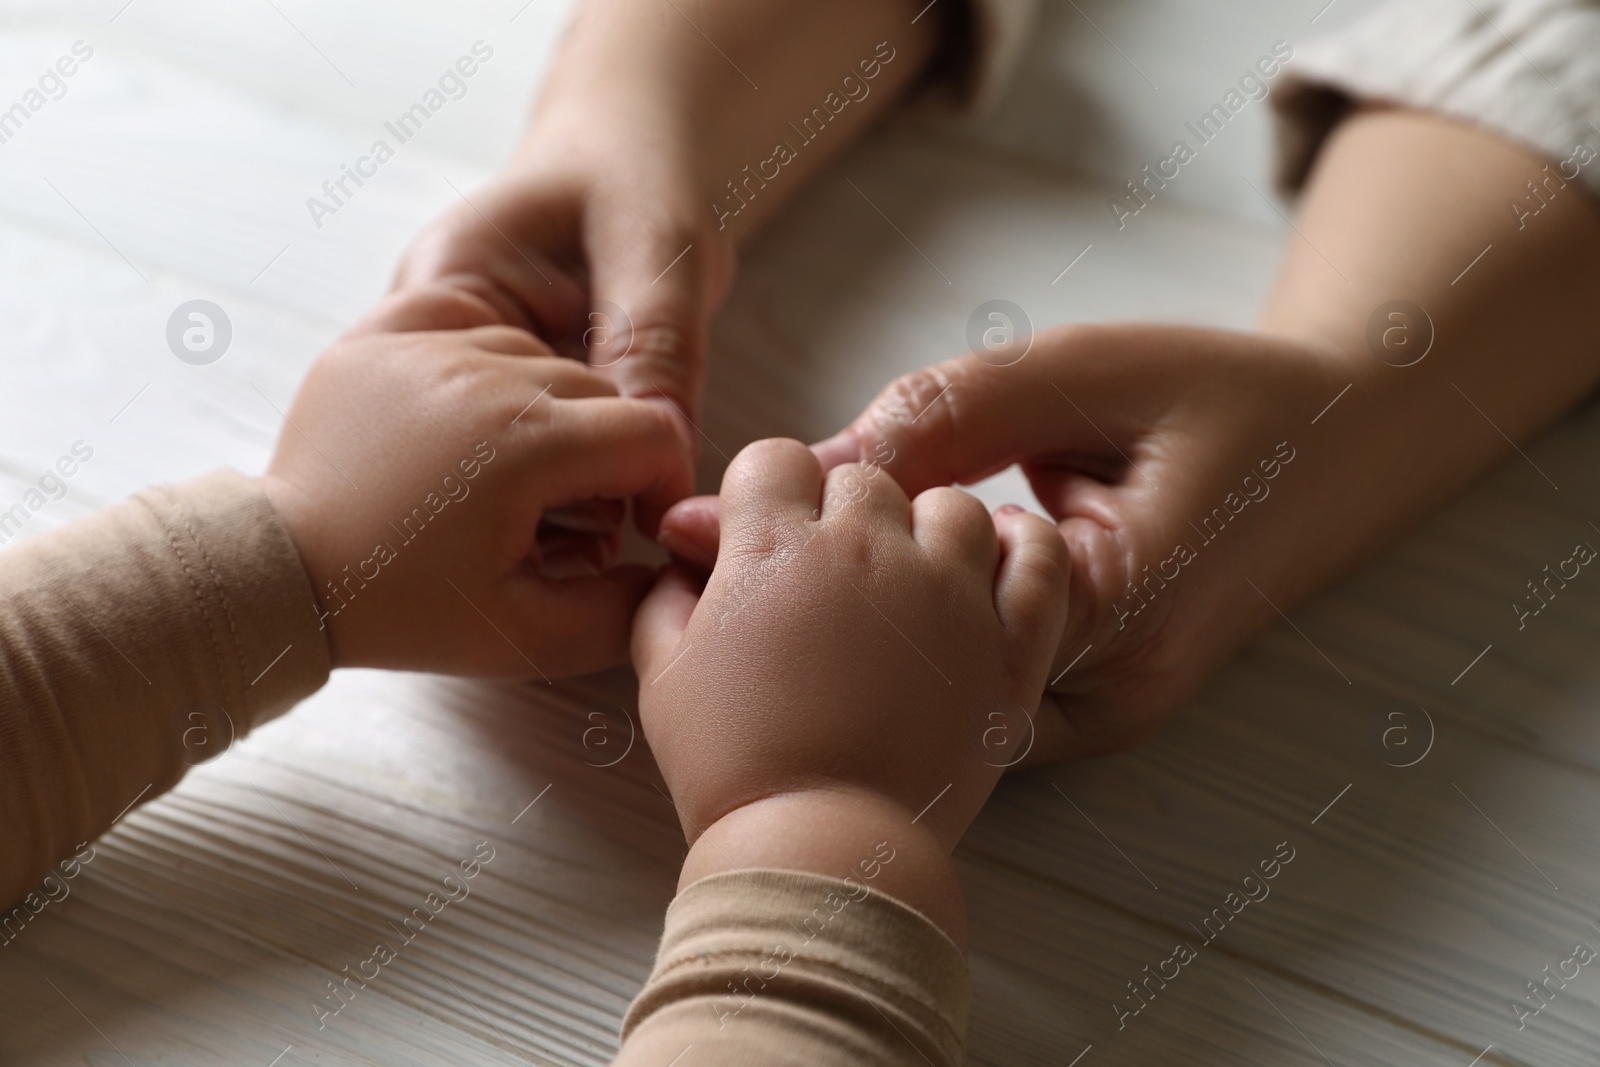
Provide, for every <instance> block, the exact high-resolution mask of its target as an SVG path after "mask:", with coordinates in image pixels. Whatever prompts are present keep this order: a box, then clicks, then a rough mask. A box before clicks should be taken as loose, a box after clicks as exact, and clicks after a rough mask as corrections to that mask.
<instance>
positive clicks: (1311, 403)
mask: <svg viewBox="0 0 1600 1067" xmlns="http://www.w3.org/2000/svg"><path fill="white" fill-rule="evenodd" d="M1575 158H1576V157H1575ZM1557 170H1560V171H1561V172H1562V173H1565V174H1567V176H1568V178H1571V177H1572V174H1573V172H1572V170H1571V164H1570V163H1566V164H1563V163H1560V162H1559V161H1550V160H1546V159H1543V158H1542V157H1540V156H1538V155H1537V154H1535V153H1533V152H1530V151H1529V150H1528V149H1526V148H1524V147H1522V146H1520V145H1517V144H1514V143H1512V142H1510V141H1508V140H1506V139H1504V138H1501V137H1498V136H1496V135H1494V134H1492V133H1489V132H1487V131H1485V130H1482V129H1477V128H1475V127H1472V126H1469V125H1465V124H1462V123H1458V122H1455V121H1453V120H1450V119H1446V118H1442V117H1440V116H1437V115H1429V114H1422V113H1416V112H1409V111H1404V110H1397V109H1373V110H1364V111H1360V112H1357V113H1356V114H1355V115H1354V116H1352V117H1351V118H1348V119H1346V120H1345V121H1344V122H1342V123H1341V124H1340V125H1339V127H1338V128H1337V129H1336V130H1335V131H1334V132H1333V134H1332V135H1331V136H1330V138H1329V142H1328V144H1327V145H1326V146H1325V147H1324V148H1323V150H1322V153H1321V155H1320V156H1319V157H1318V161H1317V166H1316V169H1315V171H1314V172H1313V173H1312V176H1311V179H1310V181H1309V183H1308V185H1307V188H1306V192H1305V197H1304V201H1303V203H1302V206H1301V210H1300V219H1299V223H1298V225H1297V226H1296V237H1295V239H1294V240H1292V241H1291V243H1290V246H1289V248H1288V250H1287V252H1286V255H1285V262H1284V267H1283V269H1282V271H1281V272H1280V274H1279V276H1278V279H1277V283H1276V285H1275V287H1274V289H1273V292H1272V294H1271V296H1270V298H1269V299H1268V302H1267V307H1266V309H1265V311H1264V312H1263V314H1262V318H1261V330H1262V331H1263V332H1261V333H1259V334H1241V333H1229V332H1225V331H1220V330H1198V329H1178V328H1170V327H1158V326H1076V327H1069V328H1062V329H1058V330H1053V331H1049V332H1047V333H1043V334H1040V335H1039V336H1038V337H1036V338H1035V339H1034V342H1033V347H1032V349H1031V350H1030V351H1029V353H1028V354H1027V356H1026V357H1024V358H1023V359H1022V361H1021V362H1019V363H1017V364H1016V365H1014V366H1010V367H994V366H989V365H988V364H986V363H984V362H982V361H981V360H979V359H976V358H974V357H971V356H967V357H963V358H961V359H958V360H953V361H951V362H948V363H944V364H941V365H939V366H938V367H936V368H933V369H931V370H928V371H922V372H919V373H917V374H912V375H909V376H907V377H905V378H902V379H900V380H899V381H897V382H895V383H893V384H891V385H890V386H889V387H888V388H887V389H885V390H884V391H883V393H882V394H880V396H879V397H878V399H877V400H876V401H874V402H873V404H872V405H871V406H870V407H869V408H868V409H867V411H866V412H865V413H864V414H863V415H862V416H861V418H859V419H858V420H856V422H855V423H854V424H853V425H852V427H851V429H850V431H848V432H847V434H846V435H845V436H843V437H842V438H838V439H835V440H833V441H830V442H824V443H823V444H822V445H819V446H818V450H819V452H820V453H821V454H822V456H823V457H824V459H825V461H826V462H828V463H833V462H839V461H841V460H847V459H853V458H856V456H857V455H860V456H861V457H863V458H866V459H869V460H876V461H878V462H882V463H883V464H884V465H885V467H886V468H887V469H888V471H889V472H890V473H891V474H893V475H894V476H895V477H896V478H897V479H901V480H902V481H903V482H904V484H905V486H906V491H907V492H911V493H915V492H917V491H918V490H920V489H921V488H923V487H924V486H927V485H934V484H944V483H947V482H952V481H957V482H970V481H974V480H976V479H978V478H981V477H984V476H986V475H988V474H991V473H993V472H995V471H997V470H1000V469H1002V468H1004V467H1006V466H1008V465H1009V464H1011V463H1013V462H1019V463H1021V464H1022V465H1023V468H1024V470H1025V471H1026V472H1027V474H1028V476H1029V478H1030V480H1031V481H1032V484H1033V487H1034V491H1035V492H1036V493H1037V494H1038V495H1039V498H1040V501H1041V503H1043V504H1044V506H1045V507H1046V509H1047V510H1048V511H1049V512H1050V514H1051V515H1052V516H1053V517H1055V518H1056V519H1057V520H1058V522H1059V525H1060V529H1061V532H1062V535H1063V536H1064V537H1065V538H1066V540H1067V543H1068V544H1069V545H1070V546H1071V548H1072V554H1073V578H1072V582H1073V611H1072V619H1071V621H1070V622H1069V624H1068V627H1067V636H1066V639H1065V641H1064V643H1063V644H1062V647H1061V650H1060V655H1059V656H1058V657H1057V660H1056V666H1055V670H1056V671H1057V674H1055V675H1052V677H1053V678H1056V679H1057V682H1056V685H1055V688H1056V689H1057V690H1058V691H1059V693H1060V695H1059V696H1058V698H1057V699H1058V701H1059V703H1060V708H1061V711H1062V713H1063V715H1062V716H1061V717H1059V718H1058V717H1056V716H1052V715H1050V714H1041V715H1040V716H1039V725H1040V733H1039V744H1038V745H1037V746H1035V749H1034V755H1036V756H1039V757H1041V758H1050V757H1060V756H1076V755H1085V754H1088V753H1092V752H1099V751H1104V750H1107V749H1114V748H1121V747H1125V746H1127V745H1130V744H1133V743H1135V742H1137V741H1139V740H1140V739H1142V738H1144V737H1147V736H1149V734H1150V733H1151V732H1152V731H1153V730H1154V729H1155V728H1156V727H1157V726H1159V725H1160V723H1161V722H1162V721H1164V720H1165V719H1166V718H1167V717H1168V716H1169V715H1171V714H1172V712H1174V711H1175V710H1176V709H1177V708H1178V707H1179V706H1180V705H1181V704H1182V703H1183V701H1184V700H1185V699H1186V698H1187V697H1188V696H1189V695H1190V694H1192V693H1193V692H1194V691H1195V690H1196V689H1197V688H1198V687H1199V686H1200V685H1201V684H1202V683H1203V682H1204V681H1205V679H1206V678H1207V677H1208V676H1209V675H1210V673H1211V672H1212V671H1213V670H1214V669H1215V668H1216V667H1217V666H1219V665H1220V664H1221V663H1222V662H1223V661H1225V660H1226V659H1227V658H1228V656H1229V655H1230V654H1231V653H1232V652H1233V650H1235V649H1237V648H1238V647H1239V646H1240V645H1241V644H1242V643H1243V642H1244V641H1246V640H1247V639H1248V638H1249V637H1250V635H1251V634H1253V633H1254V632H1255V631H1256V630H1258V629H1259V628H1260V627H1261V626H1262V625H1263V624H1264V623H1266V622H1268V621H1270V620H1273V619H1275V618H1277V617H1278V613H1279V612H1280V611H1288V610H1290V608H1291V607H1292V606H1293V605H1294V604H1295V603H1297V602H1298V601H1299V600H1300V599H1301V598H1303V597H1305V596H1307V595H1308V594H1309V593H1311V592H1312V591H1314V590H1316V589H1318V588H1320V587H1321V586H1323V585H1325V584H1326V583H1327V582H1328V581H1330V580H1331V579H1332V578H1333V577H1334V576H1336V575H1338V574H1340V573H1342V572H1343V571H1345V570H1346V569H1348V568H1349V567H1350V566H1352V565H1353V564H1355V563H1357V562H1359V561H1360V560H1362V559H1363V558H1365V557H1366V556H1368V555H1370V554H1371V553H1373V552H1375V551H1376V550H1377V549H1378V548H1380V547H1381V546H1382V545H1384V544H1385V543H1387V542H1388V541H1389V540H1391V539H1392V538H1393V537H1395V536H1396V535H1397V534H1399V533H1401V532H1403V531H1404V530H1406V529H1408V528H1409V527H1411V526H1413V525H1415V524H1416V523H1418V522H1420V521H1421V520H1422V519H1423V518H1425V517H1426V516H1428V515H1429V514H1431V513H1432V512H1433V511H1434V510H1435V509H1436V508H1438V507H1439V506H1440V505H1441V504H1443V503H1444V502H1445V501H1447V500H1449V499H1450V498H1451V497H1452V496H1454V495H1455V494H1456V493H1458V492H1460V491H1461V489H1462V488H1463V487H1465V486H1466V485H1467V484H1468V483H1469V482H1470V481H1471V480H1472V479H1474V478H1476V477H1477V476H1478V475H1479V474H1481V473H1482V472H1483V471H1484V470H1485V469H1486V468H1487V467H1488V466H1489V465H1490V464H1492V463H1494V462H1495V461H1496V460H1498V459H1500V458H1502V457H1504V456H1505V455H1507V454H1508V453H1509V452H1510V451H1511V445H1510V442H1511V441H1520V440H1525V439H1527V438H1528V437H1529V436H1530V435H1531V434H1533V433H1534V432H1536V431H1537V430H1539V429H1540V428H1542V427H1543V426H1546V425H1548V424H1549V423H1550V422H1551V421H1552V420H1553V419H1555V418H1556V417H1558V416H1559V415H1560V414H1561V413H1563V412H1565V411H1566V410H1568V409H1569V408H1571V407H1572V405H1573V404H1575V403H1577V402H1578V401H1579V400H1580V399H1581V398H1582V397H1583V396H1585V395H1586V394H1587V393H1588V392H1589V391H1591V390H1592V389H1594V388H1595V385H1596V383H1597V381H1600V355H1597V353H1600V348H1597V346H1596V344H1595V337H1596V336H1597V335H1600V303H1597V302H1596V301H1595V299H1594V293H1595V289H1596V286H1597V285H1600V212H1597V211H1596V209H1595V204H1594V201H1593V198H1592V196H1591V195H1590V194H1589V193H1588V192H1586V191H1585V190H1584V189H1582V188H1580V187H1579V186H1578V185H1577V183H1576V182H1575V181H1565V182H1564V184H1562V185H1560V186H1556V180H1557V179H1552V178H1551V177H1550V175H1551V174H1552V173H1553V172H1555V171H1557ZM1538 182H1545V183H1548V185H1547V186H1540V188H1544V189H1545V192H1546V194H1547V196H1546V199H1548V203H1544V205H1543V206H1542V207H1540V208H1539V211H1538V215H1537V217H1536V218H1532V219H1528V218H1526V217H1524V213H1525V212H1528V211H1532V210H1533V208H1531V207H1526V206H1525V207H1524V208H1523V209H1522V211H1521V212H1519V211H1518V210H1516V201H1512V207H1513V210H1511V211H1508V210H1507V203H1508V201H1507V197H1508V196H1511V197H1531V196H1532V194H1531V193H1529V192H1527V190H1528V189H1530V188H1532V187H1533V185H1532V184H1531V183H1538ZM1552 189H1554V190H1555V191H1554V192H1553V193H1552ZM1541 202H1542V201H1541ZM1491 246H1492V247H1491ZM1469 265H1470V266H1471V269H1470V270H1465V269H1463V268H1465V267H1468V266H1469ZM1397 301H1402V302H1404V303H1406V304H1408V305H1409V307H1410V309H1411V310H1410V311H1409V312H1408V313H1407V315H1408V317H1407V318H1406V319H1405V320H1404V322H1405V324H1406V326H1407V330H1405V331H1402V332H1401V335H1400V336H1403V337H1407V338H1409V343H1410V344H1411V346H1412V347H1408V348H1403V349H1401V350H1396V351H1391V350H1388V349H1387V348H1386V346H1387V345H1388V344H1389V343H1390V340H1389V338H1391V333H1390V332H1389V331H1390V329H1391V327H1393V326H1395V325H1398V323H1397V322H1396V320H1394V319H1392V318H1390V317H1389V315H1390V309H1391V308H1393V307H1394V306H1395V303H1396V302H1397ZM1374 324H1376V329H1374ZM947 385H948V386H950V388H949V390H948V391H946V389H945V387H946V386H947ZM924 409H926V413H925V414H924V413H923V412H924ZM919 416H920V417H919ZM1290 455H1293V456H1294V458H1293V459H1292V460H1291V459H1288V458H1287V457H1288V456H1290ZM1269 472H1271V473H1272V476H1271V477H1268V475H1269ZM1528 476H1529V478H1530V479H1531V480H1532V481H1533V483H1534V484H1535V485H1536V486H1537V487H1538V489H1537V491H1543V490H1544V489H1545V488H1546V485H1547V483H1546V481H1545V479H1544V477H1543V475H1542V474H1539V473H1536V472H1534V471H1532V470H1530V471H1528ZM1247 479H1249V480H1248V481H1247ZM1552 491H1553V490H1552ZM1219 509H1221V510H1219ZM1208 517H1209V518H1210V520H1211V521H1210V523H1209V525H1208V523H1207V518H1208ZM663 540H664V542H665V543H666V544H667V545H668V547H671V548H673V549H674V550H675V551H678V552H679V553H680V554H683V555H685V556H686V557H687V558H695V557H699V558H701V559H702V560H703V559H704V558H705V556H706V555H707V554H708V552H709V550H710V546H711V545H714V544H715V542H716V536H715V509H714V505H712V504H710V503H709V502H708V501H706V500H705V499H704V498H697V499H696V500H694V501H685V502H684V503H682V504H680V505H679V506H678V508H677V509H675V511H674V512H673V513H672V515H670V516H669V518H668V520H667V522H666V524H665V526H664V536H663ZM1191 556H1192V558H1190V557H1191ZM1080 655H1081V656H1082V658H1081V659H1079V658H1078V657H1079V656H1080ZM1069 667H1070V670H1069V669H1068V668H1069ZM1329 670H1330V672H1332V671H1337V670H1339V668H1338V667H1337V665H1336V664H1334V663H1332V662H1330V664H1329ZM1061 672H1065V673H1061ZM1052 724H1064V725H1065V726H1066V727H1067V728H1066V729H1065V730H1064V731H1063V732H1061V733H1059V734H1056V735H1050V734H1049V733H1048V730H1049V728H1050V727H1051V726H1052Z"/></svg>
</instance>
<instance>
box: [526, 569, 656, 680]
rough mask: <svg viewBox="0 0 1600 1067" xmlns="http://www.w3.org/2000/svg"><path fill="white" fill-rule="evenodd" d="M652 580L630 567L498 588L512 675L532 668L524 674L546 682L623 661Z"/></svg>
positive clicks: (646, 572) (646, 571) (647, 573)
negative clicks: (635, 614) (542, 676)
mask: <svg viewBox="0 0 1600 1067" xmlns="http://www.w3.org/2000/svg"><path fill="white" fill-rule="evenodd" d="M653 575H654V572H653V571H652V570H651V569H650V568H649V567H644V566H640V565H637V564H630V565H628V566H622V567H613V568H612V569H611V570H608V571H606V572H605V573H603V574H598V575H592V576H584V577H573V578H550V577H545V576H534V575H517V576H516V577H514V578H512V579H510V580H509V581H508V582H506V583H505V584H503V585H502V586H501V587H500V589H501V591H502V594H503V597H502V600H503V607H502V611H503V612H504V614H500V613H499V612H495V613H494V614H496V615H498V616H499V617H500V618H502V619H504V620H505V621H504V622H503V623H501V625H503V626H505V629H506V633H505V637H506V639H507V641H509V642H510V644H511V645H512V649H507V650H506V662H507V663H508V664H509V665H510V667H511V668H512V670H513V671H519V672H521V671H523V669H524V668H526V667H527V666H529V665H531V666H532V667H533V670H532V671H527V672H526V673H528V674H533V675H535V676H537V675H538V674H543V675H544V676H546V677H556V676H558V675H574V674H587V673H589V672H590V671H596V670H601V669H602V668H605V667H614V666H616V665H617V664H619V663H622V662H625V661H626V659H627V656H628V638H629V633H630V629H631V626H632V621H633V615H634V611H635V610H636V609H637V608H638V606H639V602H640V601H641V600H643V599H644V595H645V593H646V592H647V591H648V590H649V588H650V583H651V580H652V578H653ZM513 650H514V651H513ZM535 651H536V652H537V654H535ZM530 657H531V658H530ZM524 661H526V662H524Z"/></svg>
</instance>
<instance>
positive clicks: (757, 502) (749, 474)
mask: <svg viewBox="0 0 1600 1067" xmlns="http://www.w3.org/2000/svg"><path fill="white" fill-rule="evenodd" d="M821 497H822V467H821V465H820V464H819V463H817V457H816V456H814V455H812V454H811V450H810V449H809V448H807V447H806V446H805V445H803V444H801V443H800V442H799V441H793V440H789V439H787V438H778V437H774V438H769V439H768V440H765V441H756V442H754V443H753V444H749V445H746V446H745V447H744V448H743V449H741V450H740V452H739V454H738V455H737V456H734V457H733V462H732V463H730V464H728V470H727V473H725V474H724V475H723V476H722V505H721V514H722V536H723V540H722V543H723V544H733V543H735V542H734V540H732V539H737V538H740V537H742V536H744V535H745V534H746V533H747V532H749V531H765V530H770V529H771V528H772V527H774V526H777V525H780V524H784V523H802V522H806V521H808V520H810V519H811V518H813V517H814V516H815V515H816V512H817V502H818V501H819V500H820V499H821ZM752 540H753V542H754V543H756V544H763V545H769V544H770V538H768V537H765V536H757V537H755V538H753V539H752Z"/></svg>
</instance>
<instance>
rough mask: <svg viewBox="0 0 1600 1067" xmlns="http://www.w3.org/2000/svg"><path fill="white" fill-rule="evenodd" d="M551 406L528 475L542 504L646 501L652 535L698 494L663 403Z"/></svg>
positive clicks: (644, 516)
mask: <svg viewBox="0 0 1600 1067" xmlns="http://www.w3.org/2000/svg"><path fill="white" fill-rule="evenodd" d="M586 373H587V372H586ZM542 402H544V401H542ZM551 403H553V405H554V408H553V414H552V416H551V421H550V422H549V424H548V425H547V426H546V427H545V431H544V433H542V434H541V435H540V437H539V438H537V439H536V441H535V447H536V448H537V449H538V451H539V456H538V457H537V461H536V462H534V463H531V464H530V465H529V468H528V470H529V476H530V477H531V478H532V479H533V480H534V482H535V490H536V492H537V493H538V495H539V498H540V499H542V500H545V501H548V502H550V503H552V504H554V503H566V502H570V501H574V500H588V499H591V498H593V497H601V498H609V499H614V500H626V499H629V498H631V497H636V496H637V497H641V498H642V499H641V500H640V526H641V528H643V529H645V531H646V532H647V533H653V532H654V524H655V523H656V522H657V521H659V519H660V515H661V513H662V512H663V511H664V510H666V508H668V507H669V506H671V505H672V504H674V503H676V502H677V501H678V500H681V499H682V498H684V497H686V496H688V495H689V494H690V493H691V492H693V491H694V473H693V471H692V470H691V468H690V465H689V457H688V456H687V455H686V454H685V453H684V450H683V442H682V438H681V437H679V435H678V428H677V425H676V424H675V423H674V421H673V417H672V414H671V412H670V411H667V410H664V409H663V408H662V407H661V406H660V405H659V404H652V403H649V402H648V401H644V400H625V399H621V398H617V397H598V398H592V399H585V400H557V401H553V402H551Z"/></svg>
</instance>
